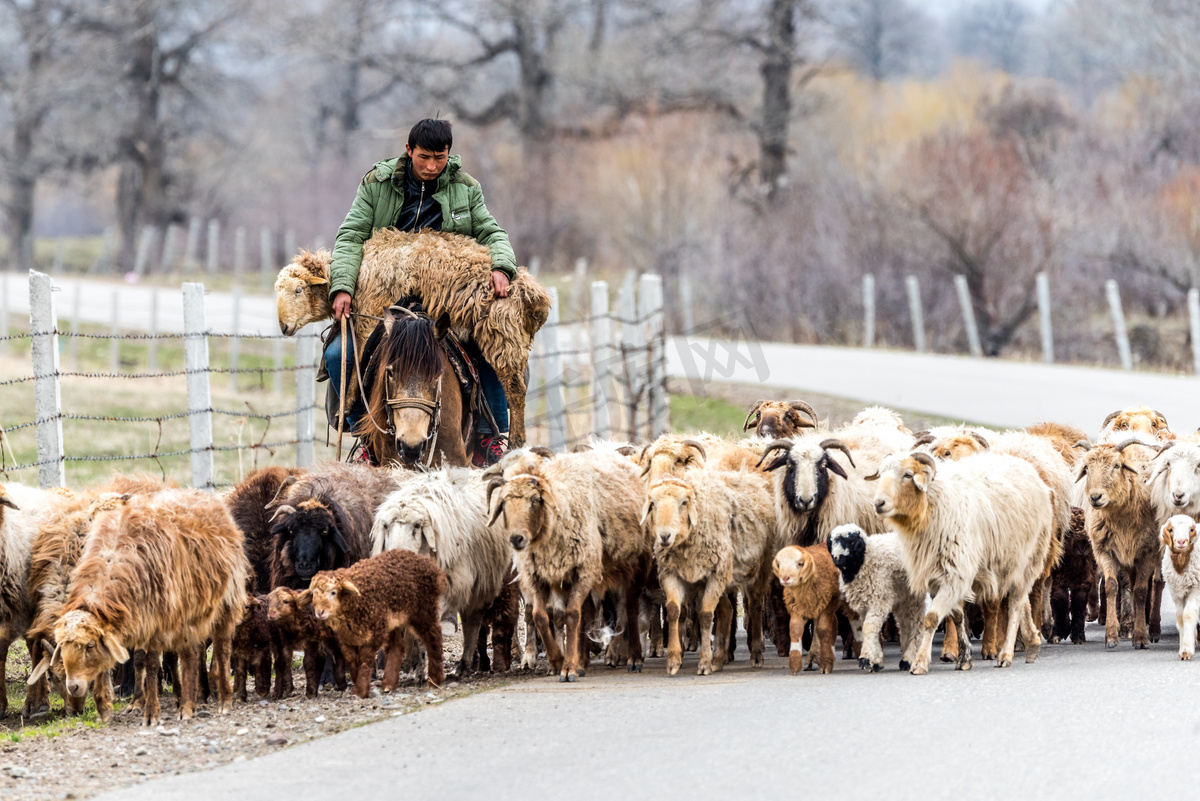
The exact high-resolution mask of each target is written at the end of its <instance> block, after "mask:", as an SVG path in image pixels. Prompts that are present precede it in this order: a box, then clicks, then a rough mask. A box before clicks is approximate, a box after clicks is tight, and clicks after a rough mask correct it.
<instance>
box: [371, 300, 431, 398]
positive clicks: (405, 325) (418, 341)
mask: <svg viewBox="0 0 1200 801" xmlns="http://www.w3.org/2000/svg"><path fill="white" fill-rule="evenodd" d="M380 350H381V352H380V358H381V359H382V362H381V366H382V365H387V366H390V367H391V368H392V374H393V375H395V376H396V377H397V378H400V379H401V380H403V381H405V382H408V381H413V380H416V381H436V380H437V379H438V378H439V377H440V376H441V375H442V355H441V350H440V347H439V345H438V341H437V337H435V336H434V335H433V321H432V320H430V319H429V318H428V317H425V316H423V315H422V316H419V317H416V318H412V317H409V316H407V315H399V316H398V317H397V318H396V322H395V324H394V325H393V326H392V330H391V333H389V334H388V335H387V336H386V337H384V340H383V342H382V343H380Z"/></svg>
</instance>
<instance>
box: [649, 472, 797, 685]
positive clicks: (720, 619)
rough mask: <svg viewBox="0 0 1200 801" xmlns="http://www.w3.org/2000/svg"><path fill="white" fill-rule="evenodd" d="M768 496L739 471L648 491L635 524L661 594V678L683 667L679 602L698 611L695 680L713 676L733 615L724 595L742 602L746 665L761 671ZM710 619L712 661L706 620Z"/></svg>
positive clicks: (663, 483) (770, 538) (664, 482)
mask: <svg viewBox="0 0 1200 801" xmlns="http://www.w3.org/2000/svg"><path fill="white" fill-rule="evenodd" d="M771 506H772V498H771V493H770V491H769V490H768V489H767V487H766V484H765V483H764V482H763V481H762V480H761V478H760V477H759V476H755V475H752V474H750V473H746V472H727V471H709V470H695V471H690V472H688V473H687V474H685V476H684V477H682V478H674V477H666V478H663V479H661V480H659V481H658V482H657V483H656V484H654V485H653V486H651V487H650V489H649V490H648V491H647V493H646V503H645V507H644V508H643V510H642V524H643V525H644V526H646V527H647V529H648V531H649V535H650V537H651V540H652V542H653V548H654V557H655V562H656V563H657V564H658V578H659V582H660V583H661V584H662V587H663V590H664V591H665V592H666V600H667V623H668V628H669V635H668V636H669V642H668V645H667V674H668V675H671V676H674V675H675V674H676V673H678V672H679V668H680V666H681V665H682V663H683V649H682V645H681V643H680V637H679V614H680V609H681V606H682V604H683V602H684V601H685V600H687V599H688V598H689V597H691V598H692V599H694V601H693V602H694V603H695V605H696V606H697V607H698V609H699V631H700V665H699V669H698V671H697V672H698V674H699V675H701V676H707V675H709V674H711V673H712V672H713V670H720V669H721V666H722V665H723V664H724V661H725V656H726V652H727V648H728V642H727V638H728V636H729V631H730V622H731V618H732V614H733V611H734V609H733V608H732V607H731V605H730V603H729V601H728V599H726V597H725V593H726V589H727V588H729V587H733V588H737V589H740V590H741V591H742V594H743V596H744V597H745V599H746V626H747V628H748V629H749V632H750V664H751V666H753V667H762V664H763V639H762V601H763V597H764V595H765V593H766V589H767V582H768V580H769V578H770V574H769V573H768V572H767V564H768V560H769V558H770V556H771V553H772V551H773V550H774V548H773V546H774V539H775V538H774V535H773V531H772V529H773V523H774V520H773V517H774V516H773V514H772V508H771ZM714 612H716V613H717V621H716V624H717V641H718V647H717V655H716V659H715V660H714V659H713V654H712V639H711V637H710V634H709V633H710V632H711V631H712V624H713V613H714Z"/></svg>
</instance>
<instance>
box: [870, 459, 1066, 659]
mask: <svg viewBox="0 0 1200 801" xmlns="http://www.w3.org/2000/svg"><path fill="white" fill-rule="evenodd" d="M874 478H876V480H878V482H879V485H878V489H877V491H876V493H875V509H876V512H877V513H878V514H879V516H880V517H882V518H886V519H887V520H888V522H889V523H890V524H891V525H892V526H893V527H895V529H896V531H897V532H898V533H899V537H900V545H901V555H902V557H903V559H904V567H905V570H906V571H907V572H908V576H909V583H910V586H911V587H912V589H913V591H914V592H929V593H931V594H932V595H933V600H932V603H931V604H930V608H929V611H928V612H927V613H926V614H925V618H924V631H923V632H922V637H921V644H920V648H919V650H918V652H917V657H916V661H915V662H913V665H912V668H911V671H910V672H912V673H913V674H914V675H920V674H924V673H928V672H929V660H930V651H931V649H932V645H933V634H934V630H935V629H937V626H938V624H939V623H941V621H942V620H943V619H944V618H945V617H946V616H947V615H953V617H954V620H955V622H956V623H957V624H958V626H957V634H958V639H959V649H958V663H957V666H956V667H957V668H958V669H960V670H967V669H969V668H970V666H971V645H970V641H969V640H968V639H967V635H966V628H965V627H964V626H963V609H962V604H963V602H964V601H967V600H971V599H974V600H977V601H979V602H981V603H982V602H988V601H991V600H994V599H1000V598H1007V606H1008V627H1007V629H1008V630H1007V633H1006V636H1005V638H1004V642H1003V645H1002V646H1001V650H1000V653H999V655H998V656H997V657H996V667H1000V668H1003V667H1009V666H1011V665H1012V659H1013V650H1014V648H1015V646H1016V639H1017V629H1018V627H1019V628H1020V629H1021V636H1022V638H1023V639H1024V641H1025V648H1026V650H1025V661H1026V662H1033V661H1034V660H1035V659H1036V658H1037V655H1038V651H1039V650H1040V648H1041V633H1040V631H1039V630H1038V628H1037V627H1035V626H1034V624H1033V619H1032V617H1031V615H1030V609H1029V592H1030V590H1032V589H1033V585H1034V582H1036V581H1037V580H1038V578H1039V577H1040V576H1041V574H1042V570H1043V568H1044V567H1045V564H1046V554H1047V553H1048V552H1049V550H1050V539H1051V538H1052V537H1053V533H1054V524H1055V521H1054V515H1053V511H1052V506H1051V503H1050V490H1049V489H1048V488H1047V487H1046V485H1045V483H1043V482H1042V480H1041V479H1040V478H1039V477H1038V474H1037V471H1036V470H1034V469H1033V467H1032V466H1031V465H1030V464H1029V463H1028V462H1026V461H1024V460H1022V459H1018V458H1016V457H1014V456H1008V455H1004V454H993V453H980V454H977V455H976V456H973V457H972V458H970V459H963V460H962V461H960V462H944V463H942V464H941V466H940V467H939V465H938V463H937V462H935V461H934V460H933V457H931V456H929V455H928V454H926V453H920V452H916V453H911V454H906V453H901V454H893V455H891V456H889V457H887V458H886V459H884V460H883V463H882V464H881V465H880V467H879V473H878V475H877V476H875V477H874Z"/></svg>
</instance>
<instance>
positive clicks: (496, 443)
mask: <svg viewBox="0 0 1200 801" xmlns="http://www.w3.org/2000/svg"><path fill="white" fill-rule="evenodd" d="M507 451H508V437H506V436H504V435H503V434H483V435H482V436H480V437H479V441H478V442H476V443H475V453H474V454H473V455H472V456H471V464H473V465H475V466H476V467H487V466H489V465H493V464H495V463H496V462H498V461H500V457H501V456H503V455H504V454H505V453H506V452H507Z"/></svg>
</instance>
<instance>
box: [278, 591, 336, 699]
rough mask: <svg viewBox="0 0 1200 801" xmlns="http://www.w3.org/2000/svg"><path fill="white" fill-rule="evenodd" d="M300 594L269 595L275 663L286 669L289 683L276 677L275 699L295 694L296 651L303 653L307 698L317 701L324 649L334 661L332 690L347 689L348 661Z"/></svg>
mask: <svg viewBox="0 0 1200 801" xmlns="http://www.w3.org/2000/svg"><path fill="white" fill-rule="evenodd" d="M299 599H300V593H299V591H297V590H293V589H291V588H290V587H276V588H275V589H273V590H271V591H270V592H269V593H267V621H268V622H269V623H270V625H271V626H272V628H273V629H274V632H275V638H274V641H273V642H272V644H271V647H272V649H273V653H272V659H273V660H274V662H275V664H276V665H284V666H286V667H285V668H284V673H285V674H286V675H287V677H288V679H287V680H286V681H284V682H282V683H281V682H280V681H279V676H278V674H277V675H276V677H275V678H276V681H275V687H274V689H273V690H272V692H271V697H272V698H276V699H279V698H282V697H284V696H285V695H287V694H288V693H290V692H291V691H292V681H291V675H292V668H291V666H292V655H293V654H294V653H295V652H296V649H297V648H299V649H302V650H303V651H304V697H305V698H316V697H317V693H318V691H319V689H320V684H321V663H322V659H321V657H322V655H323V651H322V648H324V649H325V650H327V651H328V652H329V654H330V655H331V656H332V657H333V686H334V687H336V688H337V689H338V690H344V689H346V660H345V659H344V658H343V657H342V649H341V648H339V647H338V644H337V638H336V637H334V636H333V631H331V630H330V628H329V626H328V625H327V624H325V623H323V622H321V621H319V620H317V618H316V615H314V614H313V609H312V605H311V604H308V605H304V606H302V605H301V603H300V600H299Z"/></svg>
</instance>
